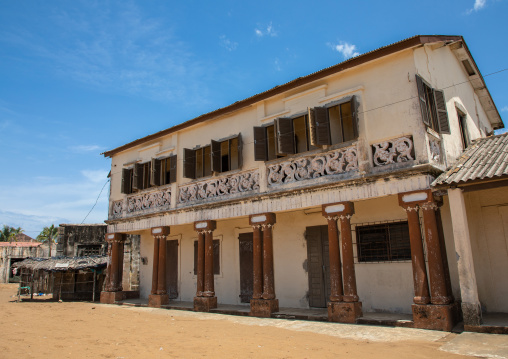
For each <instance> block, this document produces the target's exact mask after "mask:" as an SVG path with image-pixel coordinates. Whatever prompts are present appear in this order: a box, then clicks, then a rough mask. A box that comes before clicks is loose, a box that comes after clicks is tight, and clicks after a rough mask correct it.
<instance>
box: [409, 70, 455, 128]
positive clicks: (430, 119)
mask: <svg viewBox="0 0 508 359" xmlns="http://www.w3.org/2000/svg"><path fill="white" fill-rule="evenodd" d="M416 87H417V89H418V102H419V103H420V112H421V115H422V121H423V123H424V124H425V125H426V126H427V127H430V128H432V129H433V130H434V131H436V132H439V133H444V134H450V123H449V120H448V112H447V110H446V99H445V96H444V91H443V90H438V89H434V88H432V87H431V86H430V85H429V84H428V83H427V82H425V80H423V79H422V78H421V77H420V76H418V75H416Z"/></svg>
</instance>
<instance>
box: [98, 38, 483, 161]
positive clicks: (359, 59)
mask: <svg viewBox="0 0 508 359" xmlns="http://www.w3.org/2000/svg"><path fill="white" fill-rule="evenodd" d="M436 42H445V43H453V42H462V43H464V39H463V38H462V36H455V35H416V36H413V37H410V38H407V39H404V40H401V41H398V42H395V43H393V44H390V45H387V46H383V47H380V48H378V49H376V50H372V51H370V52H366V53H364V54H361V55H359V56H356V57H353V58H351V59H348V60H346V61H343V62H341V63H338V64H336V65H333V66H330V67H327V68H325V69H322V70H319V71H317V72H314V73H312V74H310V75H307V76H304V77H298V78H296V79H294V80H292V81H290V82H287V83H285V84H283V85H279V86H275V87H273V88H271V89H269V90H267V91H264V92H261V93H259V94H256V95H254V96H251V97H248V98H246V99H244V100H240V101H237V102H235V103H233V104H231V105H229V106H226V107H222V108H219V109H217V110H215V111H212V112H208V113H205V114H203V115H201V116H198V117H195V118H193V119H191V120H188V121H185V122H182V123H180V124H178V125H176V126H173V127H170V128H167V129H165V130H162V131H159V132H156V133H154V134H151V135H148V136H145V137H142V138H139V139H137V140H134V141H132V142H129V143H127V144H125V145H122V146H120V147H117V148H115V149H112V150H109V151H106V152H103V153H101V154H102V155H104V156H105V157H112V156H113V155H115V154H117V153H119V152H122V151H125V150H127V149H130V148H132V147H135V146H138V145H140V144H142V143H144V142H147V141H153V140H156V139H158V138H160V137H163V136H166V135H168V134H171V133H174V132H177V131H180V130H182V129H185V128H188V127H190V126H193V125H196V124H199V123H202V122H205V121H208V120H212V119H215V118H217V117H220V116H223V115H226V114H228V113H231V112H234V111H238V110H240V109H242V108H246V107H248V106H251V105H253V104H255V103H257V102H260V101H264V100H266V99H268V98H270V97H273V96H276V95H279V94H282V93H284V92H286V91H289V90H292V89H295V88H297V87H299V86H304V85H307V84H309V83H312V82H313V81H317V80H320V79H322V78H324V77H327V76H330V75H333V74H337V73H340V72H343V71H346V70H348V69H351V68H354V67H356V66H360V65H363V64H365V63H368V62H370V61H374V60H377V59H379V58H382V57H385V56H388V55H392V54H394V53H397V52H400V51H403V50H406V49H410V48H414V47H418V46H421V45H425V44H429V43H436ZM464 45H465V43H464ZM466 49H467V46H466ZM467 51H469V50H467ZM475 66H476V64H475ZM489 96H490V94H489Z"/></svg>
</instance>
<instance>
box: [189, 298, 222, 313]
mask: <svg viewBox="0 0 508 359" xmlns="http://www.w3.org/2000/svg"><path fill="white" fill-rule="evenodd" d="M214 308H217V297H194V311H195V312H209V311H210V309H214Z"/></svg>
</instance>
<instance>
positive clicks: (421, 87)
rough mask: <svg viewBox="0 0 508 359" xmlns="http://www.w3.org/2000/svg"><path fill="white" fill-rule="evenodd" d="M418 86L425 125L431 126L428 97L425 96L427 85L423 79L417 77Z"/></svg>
mask: <svg viewBox="0 0 508 359" xmlns="http://www.w3.org/2000/svg"><path fill="white" fill-rule="evenodd" d="M416 86H417V87H418V99H419V100H418V101H419V102H420V111H421V113H422V121H423V123H424V124H425V125H427V126H430V116H429V113H428V110H427V109H428V106H427V96H426V95H425V87H426V86H427V85H425V83H424V82H423V79H422V78H421V77H420V76H418V75H416Z"/></svg>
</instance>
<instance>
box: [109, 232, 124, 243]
mask: <svg viewBox="0 0 508 359" xmlns="http://www.w3.org/2000/svg"><path fill="white" fill-rule="evenodd" d="M105 238H106V242H108V243H115V242H117V243H121V242H124V241H125V234H124V233H106V237H105Z"/></svg>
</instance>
